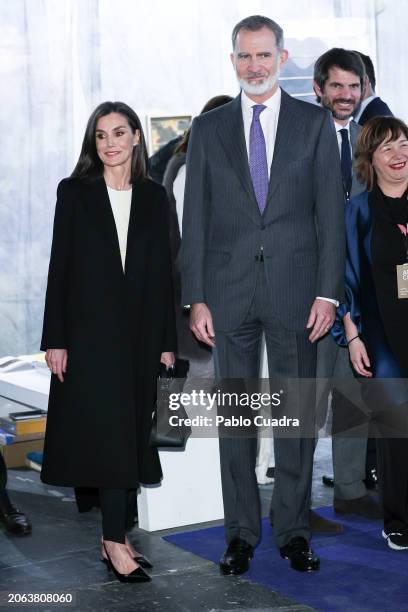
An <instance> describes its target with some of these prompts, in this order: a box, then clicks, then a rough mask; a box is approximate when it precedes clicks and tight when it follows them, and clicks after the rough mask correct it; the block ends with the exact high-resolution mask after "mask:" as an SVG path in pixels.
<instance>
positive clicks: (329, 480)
mask: <svg viewBox="0 0 408 612" xmlns="http://www.w3.org/2000/svg"><path fill="white" fill-rule="evenodd" d="M322 483H323V484H324V486H325V487H330V488H331V489H332V488H333V487H334V478H333V476H327V474H324V476H322Z"/></svg>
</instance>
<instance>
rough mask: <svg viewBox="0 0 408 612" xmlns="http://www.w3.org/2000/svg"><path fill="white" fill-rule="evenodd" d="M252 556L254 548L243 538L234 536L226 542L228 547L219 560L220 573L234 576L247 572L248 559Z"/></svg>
mask: <svg viewBox="0 0 408 612" xmlns="http://www.w3.org/2000/svg"><path fill="white" fill-rule="evenodd" d="M253 556H254V548H253V546H251V545H250V544H248V542H246V541H245V540H241V538H235V539H234V540H232V541H231V542H230V543H229V544H228V548H227V550H226V551H225V553H224V554H223V556H222V558H221V560H220V570H221V574H224V575H225V576H228V575H231V574H234V575H235V576H237V575H239V574H243V573H244V572H247V571H248V569H249V561H250V559H252V558H253Z"/></svg>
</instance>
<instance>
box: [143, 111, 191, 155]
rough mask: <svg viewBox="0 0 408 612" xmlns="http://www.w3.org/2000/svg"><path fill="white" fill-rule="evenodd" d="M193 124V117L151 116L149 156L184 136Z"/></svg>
mask: <svg viewBox="0 0 408 612" xmlns="http://www.w3.org/2000/svg"><path fill="white" fill-rule="evenodd" d="M190 123H191V115H167V116H166V115H160V116H158V115H157V116H156V115H149V116H148V117H147V133H148V147H149V154H150V155H153V153H156V151H158V150H159V149H160V148H161V147H163V146H164V145H165V144H167V143H168V142H169V141H170V140H172V139H173V138H176V137H177V136H182V135H183V134H184V132H185V131H186V130H187V128H188V127H189V125H190Z"/></svg>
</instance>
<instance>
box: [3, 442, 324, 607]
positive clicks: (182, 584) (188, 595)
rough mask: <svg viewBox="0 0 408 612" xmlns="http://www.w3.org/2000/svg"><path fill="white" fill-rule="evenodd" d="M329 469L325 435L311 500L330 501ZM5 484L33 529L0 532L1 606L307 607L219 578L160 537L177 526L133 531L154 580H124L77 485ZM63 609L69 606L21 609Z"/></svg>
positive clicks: (29, 474)
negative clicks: (16, 602) (49, 599)
mask: <svg viewBox="0 0 408 612" xmlns="http://www.w3.org/2000/svg"><path fill="white" fill-rule="evenodd" d="M327 472H329V473H330V472H331V445H330V440H329V439H321V440H320V441H319V444H318V447H317V452H316V461H315V470H314V486H313V502H314V506H321V505H328V504H330V503H331V500H332V492H331V490H330V489H327V488H325V487H323V486H322V485H321V476H322V474H323V473H327ZM272 486H273V485H266V486H261V487H260V488H259V490H260V496H261V500H262V510H263V514H264V515H267V513H268V509H269V501H270V497H271V493H272ZM8 489H9V492H10V496H11V497H12V500H13V502H14V503H15V505H17V506H19V507H20V508H22V509H23V510H24V511H25V512H26V513H27V514H28V515H29V516H30V519H31V520H32V523H33V526H34V527H33V533H32V535H31V536H29V537H24V538H16V537H8V536H7V535H6V534H5V533H4V532H3V531H0V549H1V551H2V555H1V563H0V609H8V608H11V607H12V606H11V605H8V604H7V603H6V601H7V596H8V593H61V592H64V593H71V594H72V595H73V597H74V603H73V605H72V606H71V608H70V609H75V610H81V612H82V611H85V610H97V611H116V610H137V611H141V612H142V611H148V612H150V611H154V610H157V611H160V612H161V611H162V610H168V611H169V612H179V611H180V612H181V611H183V612H190V611H193V610H194V611H195V610H203V611H208V612H210V611H211V612H222V611H224V610H225V611H227V610H228V611H231V610H245V611H248V612H249V611H251V612H257V611H266V610H279V611H281V612H283V611H291V612H292V611H293V612H300V611H304V610H310V608H308V607H307V606H302V605H301V602H294V601H292V600H289V599H287V598H285V597H284V596H283V595H281V594H278V593H273V592H272V591H270V590H268V589H266V588H264V587H262V586H260V585H256V584H253V583H251V582H249V581H247V580H245V577H240V578H239V577H227V578H226V577H223V576H220V574H219V571H218V567H217V566H216V565H215V564H213V563H211V562H208V561H206V560H204V559H201V558H200V557H197V556H195V555H193V554H191V553H188V552H185V551H183V550H180V549H179V548H177V547H175V546H173V545H172V544H170V543H168V542H166V541H164V540H163V539H162V537H161V536H162V535H164V534H167V533H170V532H174V531H177V530H174V529H173V530H169V531H165V532H155V533H154V534H149V533H147V532H144V531H142V530H139V529H137V528H135V529H134V530H133V531H132V533H131V534H130V538H131V540H132V542H133V543H134V544H135V545H136V546H137V547H138V548H139V549H140V550H142V551H143V552H144V553H145V554H146V555H147V556H148V557H149V558H151V559H152V560H154V565H155V566H154V570H153V571H152V577H153V581H152V582H151V583H147V584H141V585H126V584H125V585H123V584H120V583H118V582H117V581H116V580H115V579H114V578H113V577H112V575H110V574H108V572H107V570H106V568H105V567H104V566H103V565H102V563H100V561H99V547H98V540H99V537H100V517H99V513H98V512H97V511H96V510H93V511H91V512H87V513H84V514H79V513H78V512H77V510H76V505H75V503H74V499H73V494H72V490H70V489H61V488H54V487H50V486H47V485H43V484H42V483H41V482H40V480H39V474H38V473H37V472H34V471H32V470H27V471H25V470H9V484H8ZM213 524H216V523H213ZM201 527H203V525H196V526H194V527H191V529H198V528H201ZM181 530H182V531H185V530H186V527H183V528H182V529H181ZM14 607H15V608H17V609H20V607H21V606H14ZM61 607H66V606H61V605H59V606H57V607H56V608H54V607H53V608H51V607H47V606H46V605H44V606H43V607H41V606H40V607H38V605H37V606H27V607H26V606H24V608H23V607H21V609H35V610H48V609H58V608H61Z"/></svg>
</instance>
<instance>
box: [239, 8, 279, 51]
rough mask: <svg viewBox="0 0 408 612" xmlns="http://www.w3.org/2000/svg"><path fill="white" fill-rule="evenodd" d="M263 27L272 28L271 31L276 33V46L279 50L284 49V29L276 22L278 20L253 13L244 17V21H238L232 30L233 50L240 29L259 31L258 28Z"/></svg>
mask: <svg viewBox="0 0 408 612" xmlns="http://www.w3.org/2000/svg"><path fill="white" fill-rule="evenodd" d="M262 28H268V29H269V30H271V32H273V33H274V34H275V38H276V46H277V48H278V49H279V51H282V49H283V30H282V28H281V27H280V25H278V24H277V23H276V21H273V20H272V19H269V17H263V16H262V15H251V16H250V17H245V19H242V21H240V22H239V23H237V25H236V26H235V28H234V29H233V30H232V49H233V51H235V44H236V42H237V36H238V32H239V31H240V30H250V31H251V32H257V31H258V30H261V29H262Z"/></svg>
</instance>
